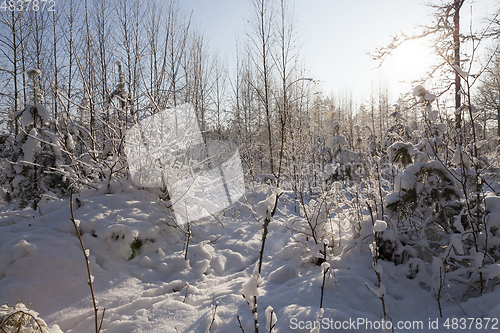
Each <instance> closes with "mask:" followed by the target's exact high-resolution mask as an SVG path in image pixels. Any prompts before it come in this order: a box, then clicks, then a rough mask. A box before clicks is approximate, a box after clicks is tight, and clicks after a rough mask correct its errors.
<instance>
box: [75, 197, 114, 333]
mask: <svg viewBox="0 0 500 333" xmlns="http://www.w3.org/2000/svg"><path fill="white" fill-rule="evenodd" d="M69 210H70V212H71V222H73V226H74V227H75V230H76V234H77V236H78V240H79V241H80V246H81V248H82V251H83V255H84V257H85V264H86V265H87V275H88V279H89V281H88V285H89V287H90V294H91V295H92V305H93V306H94V319H95V331H96V333H99V332H100V331H101V327H102V321H103V319H104V312H105V311H106V308H104V309H103V310H102V317H101V324H100V325H98V319H97V317H98V316H97V312H98V310H99V309H98V308H97V304H96V300H95V295H94V287H93V286H92V275H91V274H90V266H89V257H88V256H87V252H86V251H85V246H84V245H83V241H82V236H81V235H80V230H78V226H77V225H76V221H75V216H74V215H73V189H71V191H70V194H69Z"/></svg>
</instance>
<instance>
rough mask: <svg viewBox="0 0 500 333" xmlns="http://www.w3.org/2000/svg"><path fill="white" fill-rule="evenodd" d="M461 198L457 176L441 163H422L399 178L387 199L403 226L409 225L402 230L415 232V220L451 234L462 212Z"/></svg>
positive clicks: (410, 167) (386, 204) (413, 165)
mask: <svg viewBox="0 0 500 333" xmlns="http://www.w3.org/2000/svg"><path fill="white" fill-rule="evenodd" d="M460 197H461V192H460V189H459V188H458V187H457V185H456V184H455V182H454V180H453V176H452V175H451V174H450V172H449V171H448V169H446V168H445V167H444V166H443V165H442V163H441V162H439V161H430V162H428V163H423V162H418V163H415V164H412V165H410V166H409V167H407V168H406V169H405V170H404V171H403V172H401V173H400V174H399V175H398V176H397V177H396V180H395V183H394V191H393V192H392V193H391V194H389V195H387V196H386V197H385V206H386V207H387V208H388V209H389V210H390V211H392V212H394V213H395V214H397V215H398V216H399V220H400V223H401V222H402V221H404V222H409V225H402V226H400V227H402V228H412V224H414V220H412V218H413V217H417V218H419V219H420V220H421V221H425V222H426V223H429V222H430V223H433V222H434V223H437V224H438V225H439V226H440V227H441V228H442V229H443V230H444V231H446V232H448V231H450V227H451V226H453V224H454V216H455V215H457V214H458V213H459V212H460V210H461V209H462V206H461V203H460V202H459V201H458V199H459V198H460ZM408 231H410V230H407V231H405V232H406V233H409V232H408ZM414 231H417V230H414Z"/></svg>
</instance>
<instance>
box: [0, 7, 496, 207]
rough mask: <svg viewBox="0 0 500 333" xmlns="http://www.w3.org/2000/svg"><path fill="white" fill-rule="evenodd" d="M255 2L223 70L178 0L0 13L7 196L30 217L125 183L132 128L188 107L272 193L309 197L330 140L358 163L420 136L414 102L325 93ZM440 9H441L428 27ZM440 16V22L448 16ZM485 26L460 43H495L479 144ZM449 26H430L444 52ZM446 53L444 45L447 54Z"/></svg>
mask: <svg viewBox="0 0 500 333" xmlns="http://www.w3.org/2000/svg"><path fill="white" fill-rule="evenodd" d="M250 4H251V6H250V11H249V13H248V17H247V18H246V20H247V23H246V25H245V29H244V31H242V32H241V36H242V38H239V39H238V43H235V47H234V50H235V52H234V54H235V56H234V57H235V58H234V59H232V60H231V61H228V60H227V58H224V57H222V56H221V55H220V53H218V52H217V50H214V49H213V48H212V47H211V46H210V43H209V42H207V39H206V37H205V36H204V35H203V33H202V32H201V31H198V30H197V29H195V28H194V27H195V26H196V24H195V23H196V22H193V20H192V18H191V15H190V13H189V12H188V11H186V10H185V8H183V6H182V2H181V1H178V0H169V1H154V0H151V1H145V0H125V1H105V0H85V1H74V0H66V1H63V2H58V3H57V5H56V6H55V9H56V10H55V11H48V10H45V11H8V10H5V11H4V10H2V11H1V12H0V15H1V16H0V19H1V20H0V44H1V45H2V47H1V49H2V52H1V54H0V85H1V88H0V89H1V90H0V113H1V117H0V120H1V129H2V132H3V133H4V134H3V135H2V137H1V141H0V143H1V145H2V148H3V149H2V157H3V162H2V163H3V164H2V165H3V168H4V172H3V173H2V176H1V177H2V179H1V180H2V183H3V184H4V185H6V188H7V190H6V191H7V193H6V195H7V197H8V198H9V199H14V198H22V199H20V202H18V206H19V207H23V206H26V205H28V204H34V205H35V206H36V203H37V202H38V201H39V200H40V199H41V197H42V195H43V194H44V193H47V192H52V194H56V195H67V194H68V189H69V188H70V187H73V188H75V189H77V190H78V189H81V188H84V187H93V188H98V187H100V186H101V184H102V183H104V184H108V185H109V182H110V181H111V179H112V178H113V177H114V176H117V177H126V175H127V170H126V160H125V156H124V150H123V144H124V137H125V132H126V131H127V129H129V128H130V127H132V126H133V125H134V124H136V123H137V122H140V121H141V120H142V119H145V118H146V117H148V116H150V115H152V114H155V113H158V112H160V111H161V110H163V109H165V108H172V107H175V106H179V105H181V104H184V103H191V104H192V105H193V106H194V108H195V112H196V116H197V119H198V121H199V125H200V128H201V130H202V132H203V135H204V137H205V138H207V139H224V140H231V141H234V142H236V143H237V144H238V146H239V150H240V154H241V157H242V163H243V168H244V171H245V174H246V176H247V177H249V178H252V179H266V180H267V181H271V182H273V183H274V184H275V185H277V186H282V185H283V183H285V185H284V186H288V187H293V186H295V187H297V186H299V185H297V184H299V183H300V184H301V185H300V186H299V187H301V188H302V189H303V190H308V191H309V190H310V188H312V187H315V186H318V185H319V184H321V182H322V180H320V179H321V175H322V174H323V173H324V171H325V166H327V165H329V164H331V163H332V160H334V159H335V156H334V155H335V152H334V151H335V148H334V146H335V145H334V144H333V143H332V142H333V141H332V139H334V138H335V137H337V138H338V135H342V136H343V138H344V139H345V144H343V146H344V147H345V148H347V149H349V150H351V151H352V152H356V153H363V154H369V155H372V156H373V155H379V156H383V155H384V154H386V151H385V149H386V148H387V147H388V146H389V142H394V141H398V139H397V138H395V137H394V135H392V134H390V133H389V132H388V130H389V129H390V128H391V127H392V126H393V125H394V122H395V120H394V119H395V118H394V117H396V116H397V115H400V116H398V117H399V118H397V121H399V120H400V119H404V120H405V121H406V122H405V123H406V124H407V126H408V127H409V128H410V129H411V130H413V131H415V130H423V129H424V128H425V124H426V121H427V116H426V114H425V112H426V107H425V105H424V104H422V103H419V100H418V98H417V97H415V96H413V95H412V94H411V93H412V92H408V94H407V95H405V96H400V97H399V98H398V100H397V104H394V102H395V101H390V92H389V89H388V88H387V87H383V86H382V87H380V88H378V89H377V90H376V91H374V92H372V94H371V96H366V99H365V101H364V103H362V104H361V105H359V104H357V103H356V101H354V100H353V98H352V96H351V95H350V94H349V93H346V94H343V95H339V96H335V97H334V96H329V95H326V94H325V93H324V92H322V91H319V90H318V88H317V84H316V82H315V81H314V78H312V77H311V76H310V74H309V73H308V72H307V71H306V70H305V68H307V59H306V60H305V61H304V60H302V58H301V56H300V45H301V41H300V40H298V37H297V30H298V29H297V26H296V19H295V17H294V13H293V6H292V3H291V2H290V1H284V0H281V1H280V0H252V1H250ZM452 4H453V2H452V3H451V4H450V5H449V8H453V7H452V6H451V5H452ZM442 7H443V8H444V9H446V8H448V7H446V5H443V6H442ZM436 8H437V6H436ZM441 9H442V8H441ZM441 9H440V10H441ZM444 12H445V11H443V10H441V11H439V10H437V9H436V16H437V17H439V15H441V17H442V16H443V15H445V14H443V13H444ZM447 13H448V14H447V15H448V17H446V20H448V19H449V18H452V16H451V14H450V11H449V10H448V12H447ZM489 19H490V22H489V24H488V28H487V29H486V31H485V32H484V34H483V35H481V36H467V35H465V34H464V35H463V36H461V38H462V42H467V41H470V40H475V41H476V42H479V39H480V38H482V39H486V38H489V40H495V41H496V42H495V43H496V44H495V43H493V44H492V45H493V47H492V48H491V49H490V51H489V53H488V55H487V56H486V57H485V59H486V60H484V66H483V67H482V68H483V71H482V72H481V75H480V76H478V82H477V83H476V84H475V86H474V89H473V90H472V92H471V93H470V96H471V98H472V99H473V100H474V105H475V107H476V109H477V110H478V116H477V119H476V123H478V124H481V125H482V130H481V131H479V132H478V138H481V139H485V138H492V137H493V136H495V135H497V134H498V133H500V125H498V124H500V117H499V114H500V79H499V72H500V55H499V52H498V48H495V45H497V44H498V40H497V39H496V38H498V35H499V32H498V31H499V20H498V14H497V15H496V16H495V15H492V16H491V17H490V18H489ZM443 22H444V21H443ZM449 28H450V27H449V26H447V25H446V24H445V25H444V26H442V27H440V28H439V29H436V31H440V32H439V34H440V38H441V41H442V40H446V38H448V37H449V36H450V34H451V32H450V29H449ZM236 44H237V45H236ZM446 45H447V44H443V43H441V44H440V47H441V48H442V50H441V52H442V53H443V54H446V52H447V50H446V48H447V47H448V46H446ZM449 49H450V50H451V49H452V47H449ZM469 56H470V55H469ZM228 63H231V65H228ZM332 66H335V64H332ZM446 70H447V71H448V72H450V71H453V69H450V68H447V69H446ZM446 70H445V71H444V73H446ZM449 76H451V74H450V75H449ZM424 82H425V81H424ZM439 82H440V83H439V85H438V87H426V88H428V89H429V90H432V91H433V92H434V93H435V94H439V103H438V104H437V106H438V107H440V108H441V109H440V113H439V118H440V121H441V122H442V123H444V124H447V125H450V127H453V125H452V124H453V121H454V114H455V112H454V110H452V107H450V105H449V104H450V103H449V101H450V100H452V98H453V96H452V94H450V93H449V92H447V89H446V86H447V85H449V82H451V81H450V80H448V81H447V80H446V79H443V80H441V81H439ZM424 85H425V83H424ZM433 88H436V89H435V90H436V91H434V90H433ZM439 89H441V90H439ZM448 90H449V88H448ZM467 93H469V92H466V91H464V95H465V94H467ZM450 96H451V97H450ZM391 115H392V116H391ZM391 135H392V136H391ZM452 136H453V134H452V133H450V137H452ZM452 142H454V141H453V140H451V141H450V144H451V143H452ZM31 150H34V152H31ZM42 179H45V182H43V181H41V180H42ZM299 179H300V181H299ZM28 184H31V185H28ZM54 188H55V189H57V191H56V190H54ZM22 193H24V194H22ZM23 196H26V198H24V197H23Z"/></svg>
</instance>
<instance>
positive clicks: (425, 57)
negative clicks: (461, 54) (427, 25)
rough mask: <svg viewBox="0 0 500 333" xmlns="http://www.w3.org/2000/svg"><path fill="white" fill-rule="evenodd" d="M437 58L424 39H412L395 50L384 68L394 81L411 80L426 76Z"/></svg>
mask: <svg viewBox="0 0 500 333" xmlns="http://www.w3.org/2000/svg"><path fill="white" fill-rule="evenodd" d="M435 60H436V55H435V54H433V53H432V49H431V48H430V47H428V46H426V45H425V44H424V43H423V42H422V41H417V40H412V41H407V42H405V43H403V44H402V45H400V46H399V47H398V48H397V49H396V50H394V51H393V53H392V55H391V56H389V57H388V58H387V59H386V61H385V62H384V65H383V66H382V69H383V71H384V72H385V73H386V75H387V76H388V77H389V78H390V79H391V80H393V81H394V83H399V82H411V81H412V80H418V79H420V78H422V77H424V75H425V74H426V73H427V72H428V71H429V70H430V68H431V66H432V65H433V63H434V62H435Z"/></svg>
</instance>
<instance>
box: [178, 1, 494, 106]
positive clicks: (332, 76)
mask: <svg viewBox="0 0 500 333" xmlns="http://www.w3.org/2000/svg"><path fill="white" fill-rule="evenodd" d="M293 2H294V3H295V11H294V15H295V19H296V21H297V37H298V40H299V43H300V45H301V52H300V53H301V58H302V61H303V63H304V64H305V66H306V68H307V69H309V70H310V75H309V76H311V77H312V78H313V79H315V80H317V81H319V82H320V87H321V89H323V91H324V92H325V93H326V94H330V93H333V94H336V95H338V94H352V95H353V97H354V99H355V100H357V101H358V102H360V103H362V102H365V101H367V100H368V98H369V96H370V93H371V91H372V87H374V88H373V89H375V90H377V89H378V88H377V87H378V86H379V83H381V84H382V85H384V86H387V87H388V90H389V95H390V97H391V98H392V99H393V100H394V99H395V98H397V97H398V96H399V94H400V93H403V92H406V91H410V90H411V89H412V87H411V84H410V83H408V82H410V81H411V80H412V79H417V78H418V77H419V76H421V75H422V74H423V73H424V72H425V69H426V68H427V67H428V66H430V65H431V64H432V63H433V62H434V61H435V59H436V58H435V56H434V55H433V54H432V51H433V50H432V48H430V47H428V46H426V45H425V44H424V43H423V42H410V43H408V44H407V45H405V46H404V47H402V48H401V49H400V50H397V51H396V52H395V54H394V56H392V57H390V58H388V59H387V61H386V62H384V64H383V65H382V67H381V68H378V63H377V62H375V61H373V60H372V59H371V57H370V56H369V55H367V52H373V51H374V50H375V49H376V48H377V47H379V46H383V45H386V44H388V43H389V42H390V41H391V36H392V35H395V34H396V33H397V32H399V31H403V32H405V33H407V34H411V33H412V32H415V31H416V30H415V27H417V26H418V25H425V24H427V23H429V22H430V15H431V14H432V9H431V8H429V7H427V6H426V5H425V3H426V1H423V0H404V1H401V0H376V1H374V0H353V1H346V0H344V1H340V0H294V1H293ZM434 2H436V1H434ZM182 4H183V6H185V8H186V10H188V11H192V15H193V21H194V23H195V26H196V27H197V28H199V29H200V30H201V31H203V32H204V35H205V36H206V38H207V39H208V41H209V43H210V44H211V45H212V46H213V48H214V49H216V50H217V51H218V52H219V54H222V55H223V56H224V57H225V58H226V60H227V61H228V63H229V64H231V62H233V61H234V58H235V50H236V46H235V45H236V42H237V41H238V43H239V42H240V41H241V40H242V39H243V38H244V35H243V33H242V32H243V30H244V26H245V21H246V20H247V19H248V18H249V16H250V13H249V9H250V1H249V0H183V1H182ZM471 5H472V8H473V16H472V17H473V25H474V26H478V25H479V23H480V22H481V21H482V17H484V16H485V15H486V14H487V13H491V12H493V11H494V9H495V7H496V6H498V5H497V4H496V1H495V0H466V2H465V4H464V6H463V9H462V11H461V16H462V18H461V27H462V28H463V29H465V28H467V29H468V28H469V24H470V17H471V15H470V10H471V9H470V8H471ZM401 81H406V82H407V83H404V82H401Z"/></svg>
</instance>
